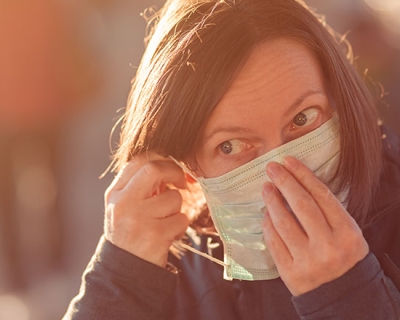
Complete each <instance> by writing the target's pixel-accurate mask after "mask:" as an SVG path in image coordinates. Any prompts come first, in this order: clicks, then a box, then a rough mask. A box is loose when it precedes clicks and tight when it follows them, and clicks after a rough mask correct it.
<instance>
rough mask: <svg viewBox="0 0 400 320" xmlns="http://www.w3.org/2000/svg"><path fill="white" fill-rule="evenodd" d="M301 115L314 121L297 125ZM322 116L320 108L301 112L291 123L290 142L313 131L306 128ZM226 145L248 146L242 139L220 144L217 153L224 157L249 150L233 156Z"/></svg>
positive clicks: (311, 108)
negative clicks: (227, 150) (296, 122)
mask: <svg viewBox="0 0 400 320" xmlns="http://www.w3.org/2000/svg"><path fill="white" fill-rule="evenodd" d="M310 110H315V112H314V113H311V114H310V113H309V111H310ZM300 114H302V116H305V121H309V120H313V121H312V122H311V123H307V122H305V124H304V125H297V124H295V120H296V118H297V119H300V116H299V115H300ZM320 114H321V110H320V108H319V107H318V106H312V107H309V108H306V109H304V110H302V111H300V112H299V113H297V114H296V115H295V117H294V118H293V120H292V123H291V125H290V128H289V129H290V131H291V136H290V140H293V139H296V138H298V137H300V136H302V135H303V134H305V133H303V132H304V131H312V130H313V128H312V129H311V130H306V128H310V126H311V125H312V124H313V123H315V122H316V121H317V120H318V117H319V116H320ZM293 131H296V134H295V135H293ZM233 141H239V143H237V142H236V143H232V142H233ZM226 143H231V148H233V147H235V146H240V145H244V144H246V142H244V141H243V140H241V139H230V140H226V141H224V142H222V143H220V144H219V145H218V147H217V151H218V152H220V153H221V154H222V156H229V157H233V156H238V155H239V154H240V153H241V152H242V151H244V150H246V149H249V147H246V148H245V149H244V150H242V151H239V152H237V153H233V154H232V153H225V152H224V151H223V148H225V146H224V145H225V144H226ZM228 148H229V146H228Z"/></svg>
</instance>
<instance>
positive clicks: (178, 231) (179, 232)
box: [160, 212, 189, 245]
mask: <svg viewBox="0 0 400 320" xmlns="http://www.w3.org/2000/svg"><path fill="white" fill-rule="evenodd" d="M160 223H162V228H163V231H162V232H165V237H166V238H167V239H168V240H169V241H173V240H178V239H181V238H182V237H183V235H184V234H185V231H186V229H187V227H188V226H189V218H188V217H187V215H186V214H184V213H180V212H178V213H175V214H173V215H170V216H168V217H166V218H165V219H163V220H160ZM169 245H171V244H169Z"/></svg>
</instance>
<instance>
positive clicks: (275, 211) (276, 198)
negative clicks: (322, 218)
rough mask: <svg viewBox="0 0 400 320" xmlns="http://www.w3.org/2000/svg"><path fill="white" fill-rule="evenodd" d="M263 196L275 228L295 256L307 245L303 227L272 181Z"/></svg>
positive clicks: (265, 188)
mask: <svg viewBox="0 0 400 320" xmlns="http://www.w3.org/2000/svg"><path fill="white" fill-rule="evenodd" d="M263 198H264V202H265V205H266V207H267V211H268V212H269V216H270V220H271V222H272V224H273V226H274V230H275V231H276V232H277V233H278V234H279V236H280V238H281V239H282V241H283V242H284V243H285V245H286V246H287V248H288V250H289V251H290V253H291V256H292V257H294V256H295V255H296V254H298V252H299V251H301V249H302V248H304V246H306V245H307V236H306V234H305V233H304V232H303V230H302V229H301V227H300V225H299V223H298V222H297V221H296V219H295V218H294V216H293V214H292V213H290V212H289V210H288V209H287V207H286V205H285V203H284V201H283V199H282V196H281V195H280V194H279V192H278V190H277V189H276V188H275V187H274V185H273V184H272V183H269V182H267V183H266V184H265V185H264V187H263Z"/></svg>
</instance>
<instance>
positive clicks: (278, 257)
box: [263, 210, 293, 268]
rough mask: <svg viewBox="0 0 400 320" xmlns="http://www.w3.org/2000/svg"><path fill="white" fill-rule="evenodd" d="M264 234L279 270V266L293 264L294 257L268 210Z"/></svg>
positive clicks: (265, 217)
mask: <svg viewBox="0 0 400 320" xmlns="http://www.w3.org/2000/svg"><path fill="white" fill-rule="evenodd" d="M263 234H264V240H265V243H266V245H267V247H268V250H269V252H270V253H271V256H272V258H273V260H274V262H275V263H276V265H277V267H278V268H279V266H282V265H285V266H287V265H289V264H291V263H292V262H293V257H292V255H291V253H290V251H289V249H288V247H287V246H286V244H285V242H284V241H283V240H282V238H281V237H280V235H279V233H278V232H277V231H276V229H275V227H274V224H273V223H272V220H271V216H270V214H269V212H268V210H267V211H266V213H265V215H264V220H263Z"/></svg>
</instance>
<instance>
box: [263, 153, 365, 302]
mask: <svg viewBox="0 0 400 320" xmlns="http://www.w3.org/2000/svg"><path fill="white" fill-rule="evenodd" d="M267 174H268V176H269V177H270V179H271V180H272V182H273V184H272V183H266V184H265V185H264V189H263V197H264V201H265V204H266V207H267V212H266V214H265V218H264V225H263V229H264V239H265V242H266V244H267V246H268V248H269V250H270V252H271V255H272V257H273V259H274V261H275V263H276V265H277V268H278V271H279V274H280V276H281V278H282V280H283V281H284V283H285V284H286V286H287V287H288V289H289V290H290V292H291V293H292V294H293V295H294V296H298V295H301V294H303V293H306V292H308V291H311V290H313V289H315V288H317V287H319V286H320V285H322V284H324V283H327V282H330V281H332V280H335V279H337V278H339V277H340V276H342V275H343V274H345V273H346V272H347V271H348V270H350V269H351V268H352V267H353V266H354V265H355V264H356V263H357V262H359V261H360V260H362V259H363V258H364V257H365V256H366V255H367V254H368V252H369V248H368V244H367V242H366V241H365V239H364V237H363V235H362V232H361V230H360V228H359V227H358V225H357V223H356V222H355V221H354V219H353V218H352V217H351V216H350V215H349V213H348V212H347V211H346V209H345V208H344V207H343V206H342V205H341V203H340V202H339V201H338V200H337V199H336V197H335V196H334V195H333V193H332V192H331V191H330V190H329V188H328V187H327V186H326V185H325V184H324V183H322V182H321V181H320V180H319V179H318V178H317V177H316V176H315V175H314V174H313V173H312V172H311V171H310V170H309V169H308V168H307V167H305V166H304V165H303V164H302V163H301V162H300V161H298V160H296V159H295V158H293V157H287V158H285V160H284V166H281V165H279V164H277V163H270V164H268V165H267ZM284 200H286V201H287V203H288V204H289V206H290V208H291V209H292V211H293V213H294V215H293V214H292V213H291V212H290V211H289V210H288V209H287V206H286V205H285V202H284Z"/></svg>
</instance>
